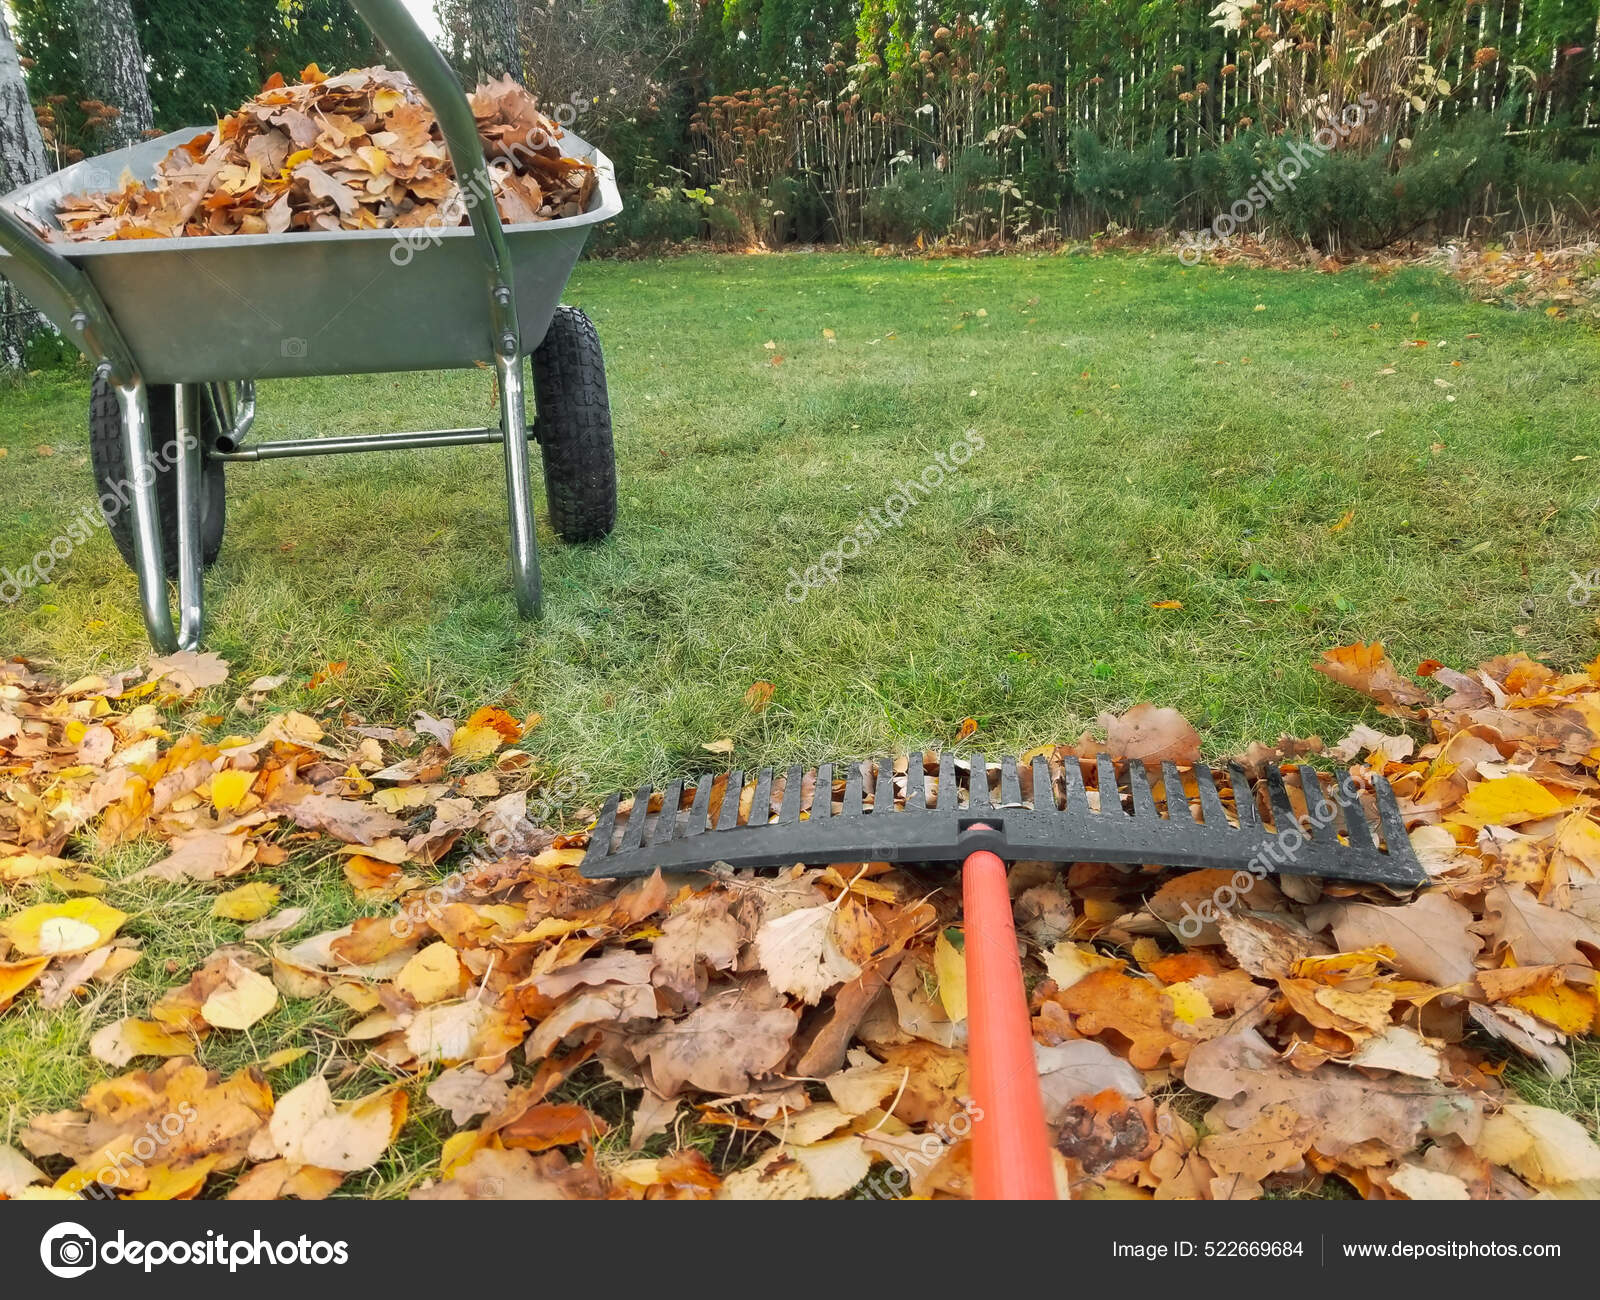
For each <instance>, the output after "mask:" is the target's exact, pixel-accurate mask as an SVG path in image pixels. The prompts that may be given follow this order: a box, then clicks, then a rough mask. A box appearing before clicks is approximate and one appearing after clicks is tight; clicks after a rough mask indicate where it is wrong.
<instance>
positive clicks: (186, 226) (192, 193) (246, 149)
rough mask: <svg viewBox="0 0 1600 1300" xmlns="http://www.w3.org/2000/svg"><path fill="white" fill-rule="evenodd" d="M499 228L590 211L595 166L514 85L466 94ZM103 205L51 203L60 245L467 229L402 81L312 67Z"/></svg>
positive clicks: (424, 115) (435, 141)
mask: <svg viewBox="0 0 1600 1300" xmlns="http://www.w3.org/2000/svg"><path fill="white" fill-rule="evenodd" d="M470 102H471V104H472V112H473V116H474V117H475V118H476V119H477V124H478V135H479V137H480V138H481V140H482V141H483V148H484V154H485V157H486V158H487V160H488V161H489V163H490V164H491V165H490V169H489V175H490V183H491V184H492V185H493V187H494V198H495V203H496V205H497V207H498V210H499V213H500V216H501V219H502V220H504V221H506V222H510V223H521V222H531V221H550V220H553V219H555V218H557V217H571V216H577V215H578V214H579V213H581V212H584V211H586V210H587V209H588V206H589V199H590V197H591V195H592V194H593V193H594V187H595V170H594V167H593V165H592V164H590V163H588V162H585V161H583V160H581V159H578V158H569V157H567V156H566V155H565V154H564V153H563V152H562V149H561V145H560V143H559V141H560V139H561V137H562V130H561V127H560V125H559V124H558V123H556V122H555V121H553V120H552V119H551V118H549V117H546V116H545V115H544V114H543V113H541V112H540V111H539V107H538V101H537V100H536V99H535V98H534V96H533V95H532V94H530V93H529V92H528V91H527V90H524V89H523V88H522V87H521V86H519V85H518V84H517V83H516V82H514V81H512V80H511V79H510V78H509V77H508V78H503V79H501V80H499V81H492V82H489V83H487V84H485V85H482V86H479V87H478V89H477V90H476V91H475V92H473V94H472V95H471V96H470ZM119 185H120V188H118V189H117V190H115V191H113V192H110V193H105V194H69V195H67V196H66V197H65V198H63V199H62V200H61V201H60V202H59V203H58V204H57V215H58V217H59V219H60V222H61V229H60V230H52V231H47V232H46V233H47V234H48V235H50V236H51V237H53V238H55V239H57V240H68V241H77V240H95V239H170V238H174V237H176V236H179V235H268V234H270V235H278V234H283V233H284V232H285V231H293V230H379V229H384V228H388V227H396V228H403V227H428V228H440V227H448V226H458V225H461V224H463V223H464V222H465V221H466V220H467V207H468V205H469V204H470V203H477V202H482V201H484V200H485V199H486V198H487V197H488V196H487V195H481V194H467V195H464V194H463V192H462V189H461V187H460V186H459V185H458V184H457V182H456V176H455V171H454V169H453V168H452V167H451V164H450V158H449V154H448V153H447V151H446V149H445V146H444V138H443V135H442V134H441V132H440V130H439V126H438V123H437V121H436V120H435V118H434V115H433V110H432V109H430V108H429V107H428V106H427V105H426V104H425V103H424V102H423V100H422V97H421V96H420V95H419V94H418V93H417V91H416V88H415V87H414V86H412V84H411V82H410V80H409V79H408V78H407V77H406V76H405V74H403V73H400V72H391V71H390V70H389V69H388V68H356V69H352V70H351V71H349V72H344V73H341V74H339V75H338V76H336V77H329V76H325V75H324V74H323V73H322V72H321V71H320V70H319V69H318V68H317V67H316V65H315V64H313V65H312V66H311V67H309V68H307V69H306V70H305V71H304V72H302V73H301V74H300V81H299V83H298V84H297V85H286V84H285V83H284V80H283V78H282V77H281V76H279V75H277V74H276V73H274V74H273V77H272V80H271V81H269V82H268V83H267V84H266V85H265V86H264V87H263V88H262V90H261V93H260V94H258V95H257V96H256V97H255V98H254V99H252V100H250V101H249V102H248V103H247V104H245V105H244V106H243V107H242V108H240V109H239V111H238V112H236V113H230V114H228V115H227V116H226V117H224V118H223V119H222V120H221V121H220V122H219V123H218V124H217V127H216V129H215V130H214V131H206V132H203V133H201V134H200V135H197V136H195V138H194V139H193V140H191V141H189V142H188V143H187V144H185V145H182V146H181V147H179V148H177V149H174V150H173V151H172V152H171V153H170V154H168V155H167V157H166V158H165V159H164V160H163V161H162V162H161V163H160V165H159V167H158V170H157V175H156V179H155V182H154V183H153V184H151V185H148V186H147V185H145V184H144V183H143V182H141V181H138V180H136V179H134V178H133V177H131V176H126V175H125V176H124V177H123V178H122V180H121V182H120V183H119Z"/></svg>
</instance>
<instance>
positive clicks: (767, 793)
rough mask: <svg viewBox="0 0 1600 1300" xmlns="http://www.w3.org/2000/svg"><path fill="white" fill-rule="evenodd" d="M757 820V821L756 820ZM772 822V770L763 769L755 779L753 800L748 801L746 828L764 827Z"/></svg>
mask: <svg viewBox="0 0 1600 1300" xmlns="http://www.w3.org/2000/svg"><path fill="white" fill-rule="evenodd" d="M758 818H759V820H757V819H758ZM771 820H772V769H771V768H770V767H764V768H762V769H761V775H760V776H758V777H756V794H755V798H753V799H752V800H750V815H749V816H748V817H746V818H745V822H744V824H745V825H746V826H765V825H767V824H768V823H769V822H770V821H771Z"/></svg>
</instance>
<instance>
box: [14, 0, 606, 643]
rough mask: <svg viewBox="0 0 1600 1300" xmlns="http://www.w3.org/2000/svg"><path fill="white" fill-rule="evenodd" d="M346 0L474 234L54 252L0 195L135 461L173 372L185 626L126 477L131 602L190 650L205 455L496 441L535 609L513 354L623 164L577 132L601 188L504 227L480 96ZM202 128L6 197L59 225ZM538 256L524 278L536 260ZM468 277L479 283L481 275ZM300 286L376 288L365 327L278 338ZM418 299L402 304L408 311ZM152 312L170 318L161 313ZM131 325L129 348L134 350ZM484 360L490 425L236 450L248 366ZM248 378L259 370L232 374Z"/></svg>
mask: <svg viewBox="0 0 1600 1300" xmlns="http://www.w3.org/2000/svg"><path fill="white" fill-rule="evenodd" d="M352 2H353V3H354V5H355V7H356V9H357V11H358V12H359V13H360V14H361V16H362V18H363V19H364V20H365V21H366V23H367V25H368V27H370V28H371V29H372V31H373V32H374V34H376V35H377V37H378V38H379V40H380V41H382V42H383V44H384V45H385V46H387V47H388V49H389V51H390V53H391V54H392V55H393V57H394V59H395V61H396V62H397V63H398V64H399V65H400V67H401V69H402V70H403V71H404V72H405V73H406V74H407V75H408V76H409V77H410V78H411V80H412V82H413V83H414V84H415V85H416V87H417V89H418V91H419V92H420V93H421V94H422V96H423V97H424V98H425V99H426V100H427V102H428V104H429V106H430V107H431V108H432V109H433V111H434V114H435V117H436V118H437V119H438V122H439V126H440V129H441V131H442V133H443V135H444V139H445V145H446V148H447V150H448V153H449V156H450V159H451V162H452V164H453V166H454V169H455V174H456V177H457V179H458V183H459V184H460V185H461V188H462V190H463V192H464V193H465V194H467V195H469V196H476V198H477V199H478V200H479V201H469V203H468V205H467V212H468V217H469V220H470V222H471V228H470V230H466V229H461V228H459V227H458V228H451V229H441V230H436V231H427V232H419V231H416V230H374V231H327V232H321V231H307V232H296V233H293V234H284V235H242V236H217V237H211V238H207V239H185V238H178V239H164V240H138V241H128V242H122V241H111V242H105V243H84V244H82V245H78V246H75V247H73V248H72V250H71V252H70V253H68V254H66V255H63V254H62V253H60V252H58V251H56V249H55V248H54V247H52V246H50V245H48V244H46V243H45V242H44V241H43V240H41V239H40V238H39V237H38V236H37V235H36V234H35V233H34V232H33V230H31V229H30V228H29V226H28V225H27V223H26V222H24V221H23V220H22V219H21V218H20V217H19V216H18V215H17V214H16V213H15V212H12V211H8V210H7V208H6V206H5V205H4V204H0V274H3V275H5V276H6V277H7V278H9V279H13V280H14V281H15V282H16V283H17V284H18V286H19V287H20V288H21V289H22V291H23V292H24V294H26V295H27V297H28V298H29V299H30V300H32V301H33V303H34V305H35V306H37V307H39V308H40V310H42V311H43V312H44V313H45V315H46V316H48V317H49V318H50V319H51V320H52V321H53V322H54V323H55V324H56V325H57V327H58V328H60V329H61V330H62V331H63V333H64V334H65V335H66V336H67V337H68V338H70V339H71V340H72V342H73V343H74V344H75V345H77V347H78V348H79V349H80V350H81V351H82V352H83V353H84V354H85V355H86V356H87V357H88V358H89V359H90V360H91V361H92V362H93V363H94V364H95V366H96V368H97V369H98V370H100V371H101V372H103V373H104V374H105V375H106V376H107V378H108V381H109V382H110V384H111V385H112V387H113V390H114V392H115V393H116V398H117V404H118V409H119V411H120V414H121V421H122V431H123V438H124V444H125V453H126V463H127V464H128V465H130V466H149V465H150V464H151V463H152V454H153V447H152V439H151V431H150V415H149V402H148V394H147V388H146V385H147V383H171V384H173V385H174V387H175V394H174V397H175V402H176V406H177V428H176V433H177V446H178V448H179V455H180V459H179V463H178V468H177V474H176V487H177V492H176V506H177V513H178V519H177V529H176V532H177V538H178V566H177V567H178V604H179V615H178V626H177V627H176V628H174V626H173V617H172V611H171V608H170V605H169V601H168V592H167V579H166V567H165V556H164V554H163V548H162V532H161V517H160V502H159V498H158V496H157V490H156V483H155V476H154V474H153V473H149V472H147V473H144V474H140V473H137V472H136V473H133V474H132V479H133V481H132V482H131V483H130V485H129V486H130V489H131V492H130V497H131V505H132V508H133V537H134V553H135V554H134V560H135V563H134V568H135V571H136V572H137V575H138V580H139V592H140V604H141V609H142V612H143V616H144V622H145V627H146V630H147V632H148V634H149V637H150V641H151V643H152V644H153V645H154V646H155V647H156V648H157V649H158V650H161V651H162V652H170V651H172V650H174V649H179V648H182V649H193V648H195V647H196V646H198V645H199V643H200V640H201V638H202V636H203V634H204V600H203V580H202V567H203V566H202V560H203V557H202V554H201V541H200V532H201V506H200V498H201V470H202V464H203V462H204V461H206V460H219V461H256V460H271V459H278V458H281V457H284V456H302V455H328V454H337V453H346V452H355V451H378V450H401V449H414V448H423V447H436V446H463V445H474V444H485V443H492V442H498V443H500V444H501V446H502V448H503V452H504V462H505V476H506V500H507V512H508V516H509V524H510V555H511V571H512V582H513V587H514V591H515V594H516V602H517V609H518V613H519V614H520V615H521V616H523V617H525V618H526V617H536V616H537V615H538V614H539V612H540V605H541V599H540V578H539V552H538V543H537V539H536V534H535V530H534V513H533V490H532V476H531V471H530V466H529V458H528V436H529V432H530V427H529V423H528V419H527V396H526V390H525V385H524V381H523V370H522V358H523V357H524V356H525V355H526V354H527V353H529V352H530V351H532V350H533V348H535V347H537V346H538V344H539V343H540V342H542V341H543V338H544V334H545V332H546V330H548V328H549V323H550V320H551V319H552V317H553V315H554V312H555V308H556V306H557V304H558V303H559V300H560V296H561V292H562V290H563V289H564V288H565V285H566V282H567V277H568V276H569V275H570V274H571V272H572V268H573V266H574V265H575V264H576V262H577V259H578V256H579V254H580V253H581V252H582V248H583V243H584V241H585V239H586V238H587V236H588V233H589V227H591V226H593V225H595V224H597V223H599V222H601V221H605V220H609V219H610V218H611V217H614V216H615V215H616V214H617V213H618V212H620V211H621V208H622V203H621V199H620V196H619V195H618V192H617V187H616V180H615V176H614V173H613V169H612V167H611V164H610V162H609V160H607V159H606V158H605V156H604V155H603V154H600V153H599V152H598V151H597V150H592V149H590V148H589V146H588V145H587V144H586V143H585V142H584V141H583V140H581V139H580V138H579V137H577V136H574V135H572V134H571V133H567V134H566V137H565V138H566V140H567V142H568V144H569V147H570V146H576V147H577V149H578V150H579V151H580V152H586V153H588V155H589V156H590V157H591V158H592V160H593V162H594V165H595V168H596V173H597V179H598V187H597V188H598V199H597V201H596V202H595V203H594V205H592V206H591V209H590V210H589V211H588V212H586V213H583V214H581V215H579V216H576V217H568V218H562V219H558V220H555V221H549V222H540V223H537V224H529V225H522V226H514V227H512V228H511V229H510V231H509V232H508V231H507V229H506V228H505V227H503V226H502V224H501V221H500V216H499V213H498V211H497V210H496V207H495V204H494V203H493V202H492V201H491V200H490V199H489V197H488V196H490V195H491V194H492V193H493V189H492V185H491V181H490V176H489V171H488V167H487V165H486V163H485V160H484V155H483V148H482V144H481V141H480V139H479V136H478V131H477V124H476V122H475V120H474V118H473V114H472V108H471V105H470V104H469V103H468V101H467V98H466V95H465V93H464V91H463V90H462V88H461V85H460V83H459V82H458V81H457V79H456V77H455V74H454V73H453V72H452V71H451V70H450V66H449V64H447V63H446V62H445V60H444V57H443V55H441V54H440V53H439V51H438V49H437V48H435V46H434V45H433V43H432V42H431V41H429V40H428V38H427V36H426V35H424V34H423V32H422V30H421V28H419V27H418V26H417V24H416V21H415V20H414V19H413V18H412V17H411V16H410V14H408V13H407V12H406V10H405V9H404V7H403V6H402V5H401V4H400V3H399V0H352ZM199 130H200V129H199V128H195V129H191V130H187V131H178V132H172V133H170V134H168V135H166V136H163V137H161V138H160V139H157V140H152V141H147V142H145V143H143V144H138V145H133V146H131V147H129V148H128V149H125V150H121V151H118V152H117V153H113V154H109V155H106V156H104V157H102V158H97V159H89V160H85V162H83V163H79V164H75V165H74V166H73V167H69V168H65V169H63V170H62V171H60V172H58V173H56V174H55V175H53V176H50V177H46V178H45V179H43V180H41V181H38V182H35V183H34V184H32V185H29V186H25V187H23V188H22V189H20V190H18V191H16V192H15V193H14V194H12V195H9V196H7V202H9V203H12V204H14V205H16V206H17V207H20V208H22V209H25V210H27V211H29V212H30V213H31V215H33V216H34V217H36V218H37V219H40V220H45V221H48V220H51V219H53V211H54V202H55V200H56V199H58V198H59V197H61V196H62V195H63V194H65V193H67V192H69V191H70V190H72V189H74V188H78V187H79V184H80V181H81V179H82V178H84V176H85V173H86V172H88V171H89V170H91V169H101V168H109V167H116V168H117V170H118V171H120V170H121V169H122V168H123V167H127V168H129V169H131V170H133V171H134V172H135V174H142V175H145V176H149V175H152V174H153V173H154V170H155V166H156V164H157V163H158V162H159V161H160V159H161V158H164V157H165V156H166V154H167V153H168V152H170V151H171V149H173V148H175V147H177V146H178V145H180V144H183V143H185V142H186V141H188V140H190V139H192V138H193V137H194V136H195V135H196V134H198V133H199ZM102 183H109V182H102ZM468 241H470V245H471V252H470V253H469V252H468V251H467V247H468ZM533 241H537V243H534V242H533ZM401 246H404V247H405V248H406V249H407V256H406V259H405V261H403V262H402V261H400V260H399V259H398V258H397V257H396V256H395V254H396V250H397V249H398V248H400V247H401ZM8 255H9V256H8ZM519 257H520V260H521V261H522V262H523V264H524V273H523V274H522V275H521V276H519V275H518V273H517V269H516V266H517V261H518V260H519ZM401 266H405V267H409V268H410V269H409V270H408V271H407V274H406V279H405V281H404V282H403V283H402V284H398V285H396V284H390V283H388V282H387V273H388V271H389V270H391V269H393V268H395V267H401ZM530 267H531V268H532V270H533V271H534V273H533V274H529V273H528V270H529V268H530ZM324 273H326V274H324ZM352 280H354V281H355V282H356V283H357V284H358V285H359V286H361V287H359V288H358V290H357V292H356V294H355V296H354V298H353V299H351V298H349V297H348V295H346V298H345V300H344V301H342V302H338V303H337V304H335V303H332V302H330V301H328V290H327V288H326V286H332V287H333V288H334V289H339V290H343V289H346V288H347V287H348V285H349V284H350V283H351V282H352ZM474 283H475V284H476V288H473V287H471V286H472V285H473V284H474ZM318 293H321V294H322V297H321V298H320V299H316V295H317V294H318ZM154 295H159V296H154ZM308 295H309V296H311V297H312V298H313V299H315V300H316V305H318V306H321V307H323V308H329V309H334V310H333V318H334V320H337V319H338V318H339V317H340V316H341V315H342V313H343V312H345V311H346V310H348V309H349V308H350V307H351V306H352V305H354V303H355V302H357V301H361V300H362V299H363V298H364V297H365V299H366V301H364V302H362V304H361V305H362V307H363V309H364V315H366V316H367V317H369V318H370V319H371V321H372V327H371V328H368V329H359V328H355V327H354V321H353V320H352V321H351V324H350V327H349V328H342V329H340V330H338V331H337V332H330V333H329V334H328V337H327V338H326V339H325V340H323V341H319V346H318V347H317V349H316V350H315V351H312V350H311V349H309V348H308V347H307V346H306V342H305V340H303V339H291V338H288V337H286V331H285V329H284V326H283V324H282V323H281V319H280V316H281V317H282V318H287V317H288V313H289V311H290V310H292V309H294V308H295V307H298V306H302V305H303V299H304V298H306V297H307V296H308ZM218 297H222V298H223V299H224V300H225V301H227V300H237V301H238V302H239V304H240V305H241V306H242V307H244V308H247V309H248V311H240V312H238V313H235V317H234V319H233V320H231V321H230V320H226V319H225V320H218V319H217V315H218V313H216V312H215V310H214V309H212V310H208V309H209V308H210V307H211V304H212V303H213V302H214V301H215V300H216V299H217V298H218ZM108 300H109V305H108ZM473 300H475V304H474V301H473ZM152 301H160V302H163V303H164V304H165V307H164V313H165V316H164V319H158V320H156V321H155V322H154V324H149V325H147V324H146V323H145V321H144V320H143V319H142V318H140V319H138V322H137V328H134V329H131V330H129V329H124V328H122V327H119V324H118V321H119V319H120V320H121V321H122V322H123V325H124V326H126V325H127V324H128V322H130V321H132V320H134V319H135V317H134V313H135V311H136V310H138V309H139V308H140V307H141V306H143V307H144V308H146V309H149V304H150V303H151V302H152ZM262 304H265V306H266V310H263V307H262ZM407 305H409V307H410V308H411V311H410V312H409V313H407V312H404V311H402V310H401V308H403V307H404V306H407ZM484 305H487V308H488V313H487V319H486V320H485V317H484V315H483V311H482V309H483V306H484ZM273 309H276V310H273ZM519 309H520V310H519ZM152 314H153V315H156V316H158V317H159V316H161V315H162V313H161V312H155V311H153V309H152ZM332 323H333V321H329V322H328V324H329V325H331V324H332ZM485 325H487V328H486V329H485V328H484V326H485ZM158 326H159V328H158ZM530 326H531V328H530ZM323 328H324V329H327V326H326V325H325V326H324V327H323ZM130 337H131V338H133V339H134V340H136V341H137V346H131V345H130V342H129V339H130ZM320 338H321V336H319V339H320ZM291 344H298V345H299V346H298V347H293V346H291ZM485 363H492V364H493V366H494V370H495V376H496V380H497V382H498V386H499V393H500V422H499V427H498V428H476V429H442V430H423V431H419V432H415V433H392V434H371V435H355V436H342V437H337V438H310V439H300V440H295V441H291V442H277V443H261V444H257V445H254V446H250V447H246V446H243V445H242V444H243V443H244V441H245V438H246V437H247V435H248V433H249V431H250V427H251V424H252V422H253V420H254V417H255V387H254V381H255V380H256V379H257V378H288V377H296V376H303V375H341V374H355V373H370V372H388V371H397V370H417V369H437V368H451V367H464V366H470V365H481V364H485ZM241 373H245V374H247V375H248V376H249V377H248V378H246V379H242V380H241V379H240V378H239V376H240V374H241ZM201 401H205V402H208V403H209V404H210V405H211V409H212V415H213V417H214V418H213V420H212V422H211V423H212V427H213V428H214V429H216V430H218V431H219V432H217V433H216V434H215V436H214V437H213V438H212V439H211V441H210V445H203V444H202V441H201V439H200V438H199V437H198V436H197V435H198V432H199V430H200V428H201V427H202V421H201V419H200V406H199V403H200V402H201Z"/></svg>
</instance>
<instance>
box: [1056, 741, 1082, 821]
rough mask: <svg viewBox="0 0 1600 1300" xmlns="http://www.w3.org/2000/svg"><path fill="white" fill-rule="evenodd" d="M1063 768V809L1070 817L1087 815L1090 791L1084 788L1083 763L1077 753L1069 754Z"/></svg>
mask: <svg viewBox="0 0 1600 1300" xmlns="http://www.w3.org/2000/svg"><path fill="white" fill-rule="evenodd" d="M1061 768H1062V771H1061V785H1062V792H1061V795H1062V797H1061V811H1062V812H1064V813H1065V814H1066V815H1067V816H1068V817H1083V816H1086V815H1087V814H1088V812H1089V792H1088V791H1087V790H1085V789H1084V788H1083V764H1082V763H1081V762H1079V761H1078V756H1077V755H1076V754H1068V755H1067V759H1066V762H1064V763H1063V764H1062V765H1061Z"/></svg>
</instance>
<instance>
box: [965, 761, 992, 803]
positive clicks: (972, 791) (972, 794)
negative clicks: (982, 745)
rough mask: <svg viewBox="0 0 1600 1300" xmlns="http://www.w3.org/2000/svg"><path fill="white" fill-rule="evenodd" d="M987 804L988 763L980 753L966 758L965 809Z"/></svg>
mask: <svg viewBox="0 0 1600 1300" xmlns="http://www.w3.org/2000/svg"><path fill="white" fill-rule="evenodd" d="M988 806H989V764H988V762H987V760H985V758H984V757H983V755H982V754H974V755H973V756H972V757H971V758H970V759H968V760H967V811H968V812H972V811H974V810H976V809H979V808H987V807H988Z"/></svg>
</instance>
